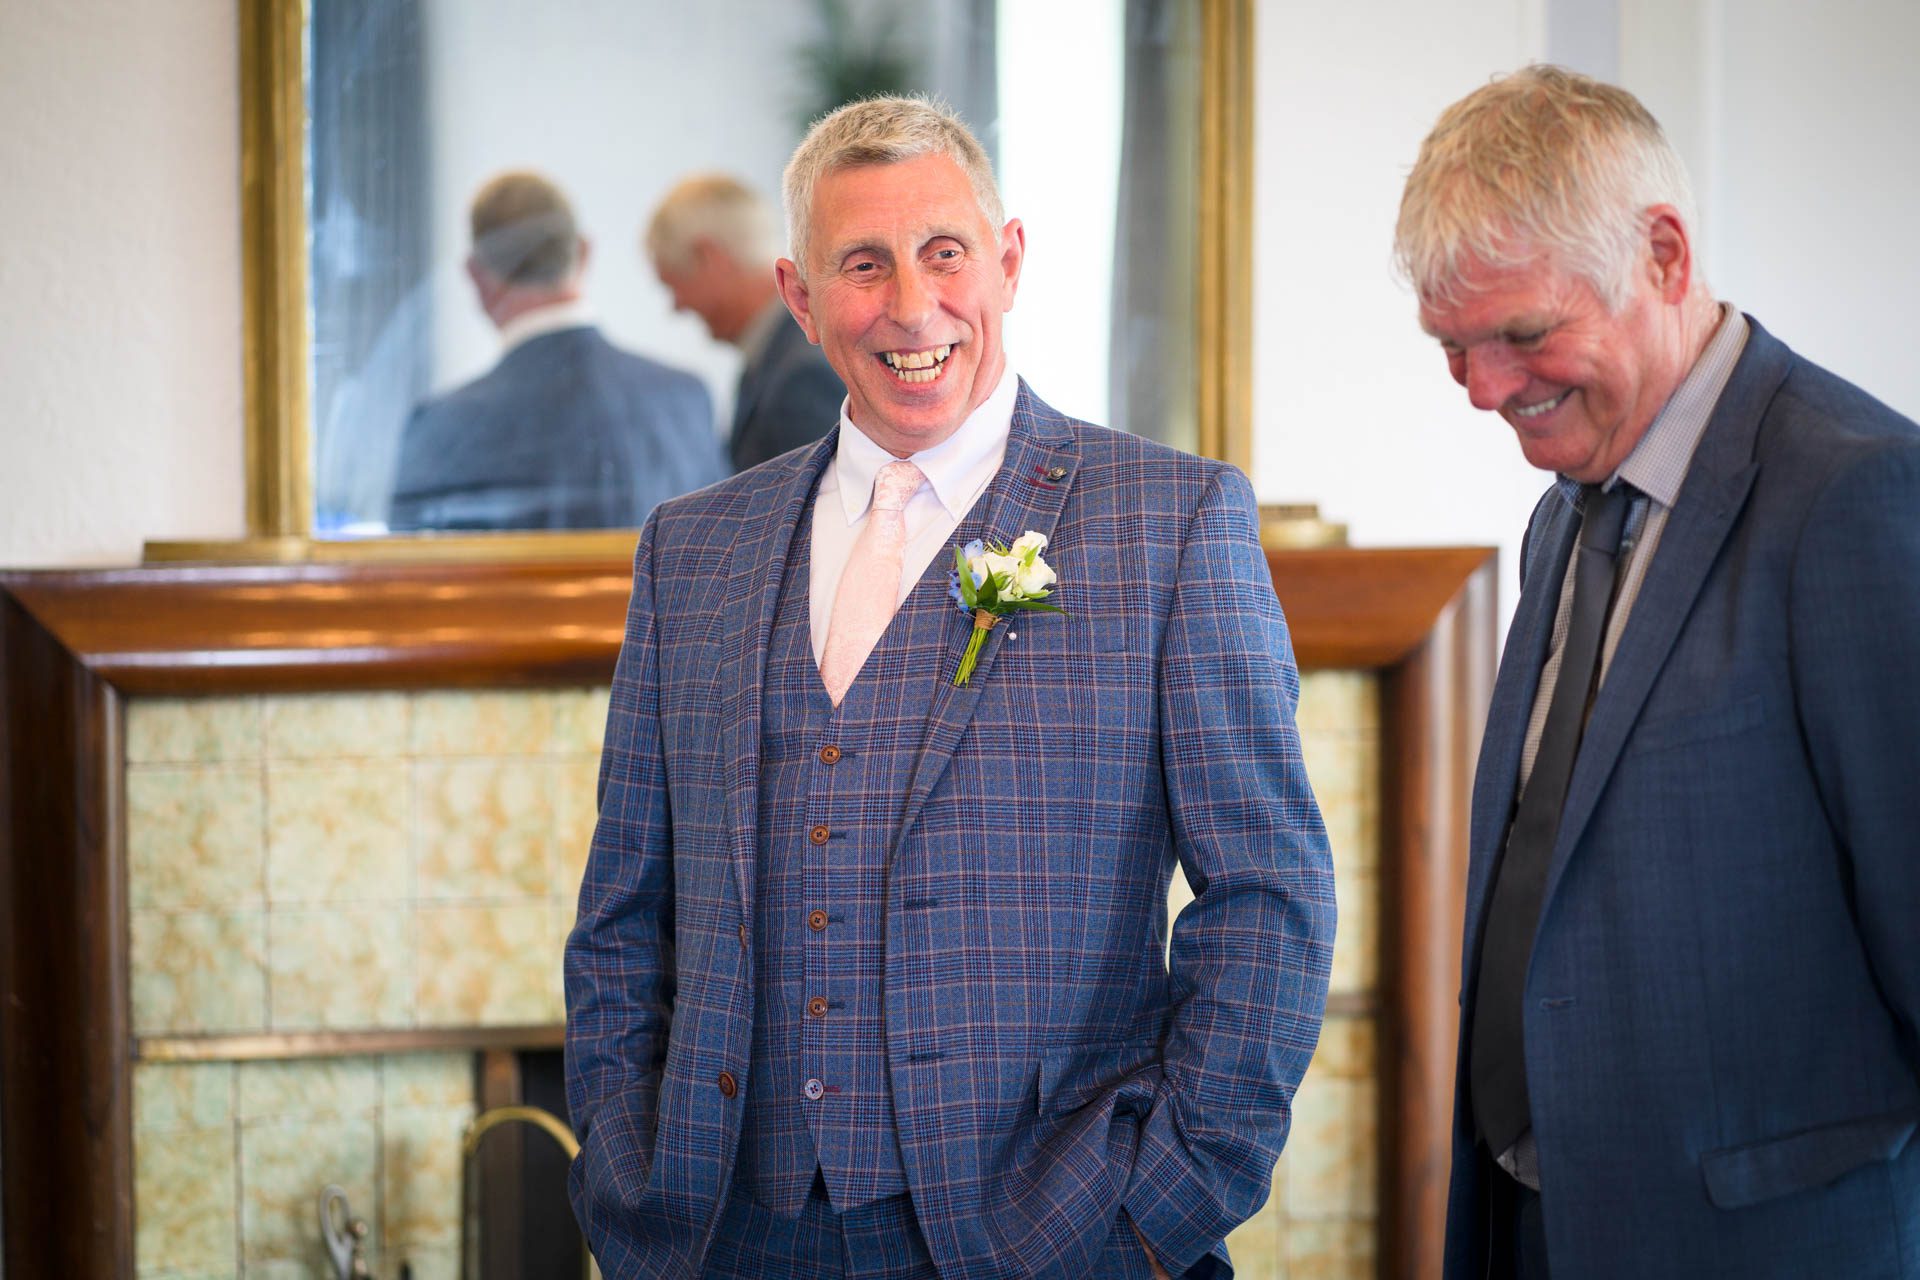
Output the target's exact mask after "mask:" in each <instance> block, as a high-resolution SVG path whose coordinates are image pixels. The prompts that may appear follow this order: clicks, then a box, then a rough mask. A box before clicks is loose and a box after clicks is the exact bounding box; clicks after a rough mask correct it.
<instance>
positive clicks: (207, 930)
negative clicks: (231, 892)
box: [131, 910, 267, 1035]
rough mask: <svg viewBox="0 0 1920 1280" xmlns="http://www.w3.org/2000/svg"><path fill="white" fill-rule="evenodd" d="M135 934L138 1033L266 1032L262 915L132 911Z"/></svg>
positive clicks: (134, 1021)
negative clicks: (262, 1030)
mask: <svg viewBox="0 0 1920 1280" xmlns="http://www.w3.org/2000/svg"><path fill="white" fill-rule="evenodd" d="M132 935H133V936H132V942H133V945H132V960H131V969H132V986H133V1029H134V1032H135V1033H136V1034H138V1035H165V1034H190V1033H193V1032H229V1031H258V1030H261V1029H262V1028H264V1027H265V1026H266V1025H267V970H266V914H265V913H264V912H260V911H234V912H216V911H179V912H172V911H151V910H149V911H135V912H133V920H132Z"/></svg>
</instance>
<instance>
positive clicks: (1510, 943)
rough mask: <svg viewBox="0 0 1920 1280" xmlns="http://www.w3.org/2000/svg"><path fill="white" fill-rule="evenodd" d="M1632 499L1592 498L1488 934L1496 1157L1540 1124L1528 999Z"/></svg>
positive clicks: (1485, 1083)
mask: <svg viewBox="0 0 1920 1280" xmlns="http://www.w3.org/2000/svg"><path fill="white" fill-rule="evenodd" d="M1632 492H1633V491H1632V489H1631V488H1630V487H1629V486H1627V485H1625V484H1616V485H1614V487H1613V489H1612V491H1611V492H1607V493H1603V492H1601V491H1600V489H1599V487H1598V486H1597V485H1588V486H1586V488H1585V489H1583V490H1582V494H1583V498H1582V501H1581V510H1582V511H1583V513H1584V518H1583V519H1582V520H1581V523H1580V543H1579V546H1578V547H1577V548H1576V549H1575V552H1574V554H1575V555H1576V556H1578V557H1579V558H1578V560H1577V562H1576V563H1575V565H1574V570H1573V610H1572V613H1571V616H1570V620H1569V621H1568V624H1567V638H1566V640H1565V642H1564V643H1563V644H1562V647H1561V651H1560V674H1559V676H1558V678H1557V679H1556V682H1555V684H1554V687H1553V701H1552V702H1550V703H1549V704H1548V706H1547V723H1546V727H1545V728H1544V729H1542V730H1541V733H1540V749H1539V750H1538V751H1537V752H1536V753H1535V755H1534V761H1533V772H1532V774H1530V775H1529V776H1528V779H1527V785H1526V789H1525V790H1524V791H1523V792H1522V793H1521V796H1520V808H1519V811H1518V812H1517V813H1516V814H1515V815H1514V819H1513V826H1512V827H1511V828H1509V830H1508V832H1507V849H1506V853H1505V855H1504V856H1503V857H1502V858H1501V859H1500V866H1499V868H1498V870H1497V872H1496V874H1497V875H1498V877H1499V878H1498V880H1497V881H1496V882H1495V884H1494V888H1493V899H1492V901H1491V903H1490V904H1489V905H1488V907H1487V919H1486V924H1485V927H1484V929H1483V931H1482V933H1481V941H1480V971H1479V977H1478V979H1477V982H1476V986H1475V989H1474V1004H1473V1025H1472V1029H1471V1032H1470V1035H1471V1039H1470V1040H1469V1042H1468V1052H1469V1059H1468V1064H1469V1065H1468V1071H1469V1074H1470V1077H1471V1080H1472V1089H1473V1114H1474V1120H1475V1124H1476V1126H1477V1127H1478V1129H1479V1132H1480V1136H1481V1137H1482V1138H1483V1139H1485V1141H1486V1144H1487V1148H1488V1150H1490V1151H1491V1152H1493V1153H1494V1154H1495V1155H1499V1154H1500V1153H1501V1152H1503V1151H1505V1150H1507V1148H1509V1147H1511V1146H1512V1145H1513V1144H1514V1143H1515V1142H1516V1141H1518V1140H1519V1138H1520V1135H1521V1134H1523V1133H1525V1132H1526V1131H1527V1129H1528V1127H1529V1126H1530V1123H1531V1122H1530V1120H1529V1109H1528V1101H1527V1063H1526V1052H1525V1045H1524V1043H1523V1041H1522V1036H1521V1029H1522V1020H1521V1007H1520V1002H1521V993H1522V989H1523V988H1524V987H1525V985H1526V980H1527V962H1528V960H1529V958H1530V957H1531V956H1532V954H1533V934H1534V930H1535V928H1536V927H1537V926H1538V925H1539V923H1540V906H1541V902H1542V900H1543V899H1544V897H1545V895H1546V889H1547V868H1548V866H1549V865H1550V864H1551V862H1552V860H1553V845H1554V839H1555V837H1556V836H1557V835H1558V834H1559V831H1560V809H1561V806H1562V805H1563V804H1565V803H1566V798H1567V782H1568V780H1569V779H1571V778H1572V777H1573V762H1574V760H1575V759H1576V758H1578V756H1579V754H1580V735H1581V733H1582V732H1583V731H1584V730H1585V728H1586V720H1587V708H1588V707H1589V705H1591V702H1592V698H1593V691H1594V685H1595V682H1596V676H1597V675H1598V672H1599V669H1600V652H1601V645H1602V642H1603V641H1604V639H1605V638H1606V631H1607V613H1608V610H1609V609H1610V608H1611V607H1612V604H1613V589H1614V580H1615V578H1614V567H1615V559H1616V556H1617V553H1618V551H1619V548H1620V531H1621V529H1622V527H1623V526H1624V525H1625V524H1626V518H1627V506H1628V504H1629V502H1630V501H1631V500H1632Z"/></svg>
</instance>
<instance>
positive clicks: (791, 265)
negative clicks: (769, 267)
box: [773, 258, 820, 347]
mask: <svg viewBox="0 0 1920 1280" xmlns="http://www.w3.org/2000/svg"><path fill="white" fill-rule="evenodd" d="M773 283H774V285H775V286H776V287H777V288H778V289H779V290H780V300H781V301H782V302H784V303H786V304H787V310H788V311H791V312H792V313H793V318H794V319H795V320H796V321H798V322H799V324H800V328H801V331H802V332H804V333H805V334H806V335H807V341H808V342H811V343H812V344H813V345H814V346H816V347H817V346H819V345H820V330H819V327H818V326H816V325H815V324H814V322H813V305H812V299H811V298H809V297H808V296H807V282H806V281H805V280H802V279H801V278H800V268H799V266H798V265H797V264H796V263H795V262H794V260H793V259H792V258H782V259H780V260H779V261H778V262H776V263H774V264H773Z"/></svg>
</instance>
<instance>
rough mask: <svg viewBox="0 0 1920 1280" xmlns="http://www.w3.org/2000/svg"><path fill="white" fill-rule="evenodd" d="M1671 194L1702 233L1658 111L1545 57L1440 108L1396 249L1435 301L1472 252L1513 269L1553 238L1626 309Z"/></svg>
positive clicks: (1553, 247)
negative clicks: (1655, 210)
mask: <svg viewBox="0 0 1920 1280" xmlns="http://www.w3.org/2000/svg"><path fill="white" fill-rule="evenodd" d="M1658 204H1670V205H1672V206H1673V207H1674V208H1675V209H1677V210H1679V213H1680V220H1681V222H1682V224H1683V225H1684V226H1685V227H1686V229H1687V231H1688V233H1689V234H1692V233H1693V232H1694V229H1695V227H1694V222H1695V215H1694V203H1693V189H1692V186H1691V184H1689V182H1688V181H1687V171H1686V166H1685V165H1683V164H1682V163H1681V161H1680V157H1679V155H1678V154H1677V153H1676V152H1675V151H1674V149H1673V147H1672V145H1671V144H1670V143H1669V142H1668V141H1667V136H1666V134H1665V133H1664V132H1662V131H1661V128H1660V124H1659V122H1658V121H1657V120H1655V119H1654V118H1653V115H1652V113H1651V112H1649V111H1648V110H1647V109H1646V108H1645V107H1644V106H1642V105H1641V104H1640V100H1639V99H1637V98H1635V97H1634V96H1633V95H1632V94H1630V93H1628V92H1627V91H1626V90H1625V89H1620V88H1616V87H1615V86H1613V85H1610V84H1605V83H1603V82H1601V81H1599V80H1595V79H1592V78H1591V77H1588V76H1583V75H1581V74H1579V73H1578V72H1574V71H1568V70H1566V69H1565V68H1563V67H1555V66H1547V65H1535V66H1530V67H1525V68H1522V69H1521V70H1519V71H1516V72H1514V73H1513V74H1511V75H1508V76H1501V77H1496V78H1495V79H1494V80H1493V82H1492V83H1490V84H1487V85H1485V86H1483V87H1482V88H1479V89H1476V90H1475V91H1474V92H1472V93H1470V94H1468V95H1467V96H1466V97H1464V98H1462V99H1461V100H1460V101H1458V102H1456V103H1454V104H1453V105H1452V106H1451V107H1448V108H1447V109H1446V110H1445V111H1444V112H1442V113H1441V115H1440V119H1439V121H1438V122H1437V123H1436V124H1435V125H1434V126H1433V132H1431V133H1429V134H1428V135H1427V138H1426V141H1425V142H1423V143H1421V144H1420V156H1419V159H1417V160H1416V161H1415V162H1414V165H1413V171H1412V172H1411V173H1410V174H1408V175H1407V185H1406V191H1405V193H1404V194H1403V196H1402V197H1401V201H1400V220H1399V225H1398V226H1397V227H1396V229H1395V233H1394V256H1395V259H1396V265H1397V266H1398V267H1399V270H1400V272H1401V274H1402V275H1403V276H1404V277H1405V278H1406V279H1407V280H1409V281H1410V282H1411V283H1412V284H1413V287H1414V289H1415V291H1416V292H1417V293H1418V294H1419V295H1420V297H1421V299H1422V300H1423V301H1440V302H1453V301H1456V300H1457V299H1458V295H1459V292H1460V290H1461V275H1462V273H1463V272H1464V271H1465V270H1466V269H1467V266H1468V264H1469V262H1471V261H1475V260H1477V261H1479V262H1482V263H1485V264H1486V265H1487V266H1490V267H1493V268H1495V269H1512V268H1516V267H1520V266H1523V265H1525V264H1526V263H1527V262H1529V261H1531V260H1532V259H1533V258H1534V256H1535V255H1537V254H1538V253H1539V252H1540V251H1542V250H1545V251H1546V252H1547V253H1548V254H1550V255H1551V256H1552V257H1553V258H1554V260H1556V261H1557V262H1558V263H1560V264H1561V265H1562V266H1564V267H1565V268H1567V269H1568V270H1570V271H1571V272H1573V273H1574V274H1575V275H1577V276H1579V277H1581V278H1583V279H1585V280H1586V281H1587V282H1588V283H1589V284H1591V285H1592V286H1593V288H1594V291H1595V292H1596V293H1598V294H1599V295H1600V298H1601V300H1602V301H1604V302H1605V303H1606V305H1607V307H1608V309H1609V310H1613V311H1618V310H1619V309H1620V308H1621V307H1622V306H1624V305H1625V303H1626V301H1627V298H1628V296H1629V293H1630V289H1631V284H1632V273H1633V270H1634V266H1635V263H1636V262H1637V261H1638V257H1639V255H1640V253H1641V252H1642V251H1643V250H1644V248H1645V246H1646V236H1647V231H1648V229H1649V227H1650V225H1651V223H1650V219H1649V217H1648V210H1649V209H1651V208H1652V207H1653V206H1654V205H1658ZM1695 287H1696V288H1697V289H1704V287H1705V284H1704V281H1703V280H1701V279H1700V277H1699V276H1698V275H1697V273H1696V276H1695Z"/></svg>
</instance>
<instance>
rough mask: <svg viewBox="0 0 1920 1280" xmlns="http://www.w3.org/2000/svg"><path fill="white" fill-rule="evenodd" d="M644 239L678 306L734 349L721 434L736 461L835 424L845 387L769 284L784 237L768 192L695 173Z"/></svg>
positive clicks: (795, 444)
mask: <svg viewBox="0 0 1920 1280" xmlns="http://www.w3.org/2000/svg"><path fill="white" fill-rule="evenodd" d="M646 241H647V255H648V256H649V257H650V258H652V259H653V268H654V271H655V273H656V274H657V275H659V277H660V283H661V284H663V285H665V286H666V287H667V289H668V291H669V292H671V293H672V294H673V306H674V310H676V311H691V312H693V313H694V314H695V315H697V316H699V317H700V319H701V320H702V321H704V322H705V323H706V326H707V332H708V333H710V334H712V335H713V338H714V341H716V342H727V343H731V344H733V345H734V346H736V347H738V348H739V349H740V357H741V362H742V363H741V366H740V385H739V393H738V395H737V396H736V397H735V398H734V402H733V431H732V433H731V435H730V436H729V438H728V441H727V451H728V453H729V454H730V455H731V456H732V459H733V469H734V470H735V471H745V470H746V469H747V468H748V467H754V466H758V465H759V464H761V463H762V462H765V461H766V460H767V459H768V458H777V457H779V456H780V455H781V454H783V453H785V452H786V451H787V450H789V449H797V448H799V447H800V446H801V445H804V444H812V443H813V442H814V441H815V440H818V439H819V438H820V437H821V436H824V435H826V434H827V432H828V431H830V430H832V428H833V425H834V424H835V423H836V422H838V421H839V420H840V402H841V400H843V399H844V398H845V397H846V388H845V387H843V386H842V385H841V384H840V377H839V375H838V374H836V373H834V371H833V366H832V365H830V364H828V363H827V358H826V356H825V355H824V354H823V353H822V352H821V350H820V348H819V347H816V346H815V345H813V343H811V342H809V341H807V335H806V334H805V332H803V331H802V330H801V328H800V326H799V325H798V324H796V323H794V319H793V316H792V315H791V314H789V313H788V311H787V306H786V304H785V303H784V302H782V301H781V300H780V293H779V291H778V290H777V289H776V288H775V287H774V275H773V264H774V260H775V259H776V258H778V257H779V256H780V247H779V239H778V236H777V234H776V232H775V223H774V214H773V210H772V209H770V208H768V207H767V202H766V201H765V200H762V199H761V198H760V196H759V194H758V193H757V192H755V191H754V190H753V189H752V188H751V187H749V186H747V185H746V184H745V183H742V182H740V181H738V180H737V179H734V178H730V177H727V176H726V175H725V174H700V175H696V176H694V177H691V178H687V179H685V180H683V181H682V182H680V183H679V184H677V185H676V186H675V187H674V188H673V190H672V191H669V192H668V193H667V195H666V198H665V199H663V200H662V201H661V202H660V207H659V208H658V209H656V210H654V214H653V219H652V221H651V222H650V223H649V224H648V226H647V237H646Z"/></svg>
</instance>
